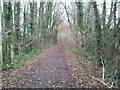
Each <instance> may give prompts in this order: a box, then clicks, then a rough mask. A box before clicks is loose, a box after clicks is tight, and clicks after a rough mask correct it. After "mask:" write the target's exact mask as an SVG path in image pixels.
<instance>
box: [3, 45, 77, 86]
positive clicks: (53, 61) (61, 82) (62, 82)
mask: <svg viewBox="0 0 120 90" xmlns="http://www.w3.org/2000/svg"><path fill="white" fill-rule="evenodd" d="M73 66H74V63H73V62H72V61H71V59H70V56H69V55H68V51H67V44H59V45H57V46H54V47H53V48H50V49H48V50H47V51H45V52H43V54H42V55H40V56H38V57H37V58H35V60H32V61H31V63H30V64H28V65H27V66H23V67H21V68H19V69H16V70H11V71H10V72H8V74H6V75H3V80H5V81H7V82H6V83H4V86H5V87H8V88H10V87H17V88H46V87H47V88H49V87H78V86H79V81H78V79H77V78H75V77H74V76H73V75H72V74H71V73H73V72H72V70H71V69H72V67H73ZM6 79H7V80H6Z"/></svg>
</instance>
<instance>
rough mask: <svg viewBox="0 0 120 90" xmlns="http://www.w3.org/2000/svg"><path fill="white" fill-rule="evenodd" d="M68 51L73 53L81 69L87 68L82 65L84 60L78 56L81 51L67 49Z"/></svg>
mask: <svg viewBox="0 0 120 90" xmlns="http://www.w3.org/2000/svg"><path fill="white" fill-rule="evenodd" d="M68 51H70V52H72V53H74V54H75V55H76V56H75V57H76V61H77V62H79V64H80V65H82V67H84V68H87V65H86V64H85V63H84V61H83V60H84V59H83V58H82V57H81V56H80V55H81V52H82V51H83V49H78V50H75V49H74V48H68Z"/></svg>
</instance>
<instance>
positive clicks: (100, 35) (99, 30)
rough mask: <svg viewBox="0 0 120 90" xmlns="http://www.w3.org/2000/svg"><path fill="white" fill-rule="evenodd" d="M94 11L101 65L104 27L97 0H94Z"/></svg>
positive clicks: (98, 55) (98, 54)
mask: <svg viewBox="0 0 120 90" xmlns="http://www.w3.org/2000/svg"><path fill="white" fill-rule="evenodd" d="M92 4H93V8H94V12H95V24H96V25H95V30H96V39H97V57H98V60H99V65H100V66H101V65H102V63H101V57H102V29H101V24H100V16H99V13H98V9H97V4H96V2H92Z"/></svg>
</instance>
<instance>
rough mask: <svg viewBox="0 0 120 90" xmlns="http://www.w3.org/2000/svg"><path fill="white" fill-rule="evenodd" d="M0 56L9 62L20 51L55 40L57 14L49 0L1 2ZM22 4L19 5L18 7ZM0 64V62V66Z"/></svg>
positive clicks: (54, 41) (34, 48)
mask: <svg viewBox="0 0 120 90" xmlns="http://www.w3.org/2000/svg"><path fill="white" fill-rule="evenodd" d="M2 3H3V4H2V5H3V6H2V9H3V10H2V11H3V12H2V60H3V62H4V65H7V64H10V63H12V61H13V60H16V58H17V57H18V56H19V55H21V54H29V52H31V51H33V50H40V49H41V48H43V47H44V46H45V45H48V44H52V43H57V34H58V33H57V28H55V27H57V26H58V25H59V22H60V15H59V14H56V12H53V11H54V10H55V7H56V3H53V2H35V1H30V2H24V4H22V3H21V2H2ZM22 6H23V7H22ZM4 65H3V66H4Z"/></svg>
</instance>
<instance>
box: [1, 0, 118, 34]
mask: <svg viewBox="0 0 120 90" xmlns="http://www.w3.org/2000/svg"><path fill="white" fill-rule="evenodd" d="M1 1H2V2H14V1H17V2H19V1H20V2H21V3H22V5H23V4H24V2H28V1H36V2H40V1H41V2H43V1H44V2H48V1H53V2H66V5H68V4H70V2H75V1H82V2H84V3H85V2H89V1H97V4H98V5H101V4H102V3H103V1H104V0H0V3H1ZM111 1H115V0H106V2H107V3H108V4H109V5H107V9H110V3H111ZM117 1H119V2H120V0H117ZM1 4H2V3H1ZM99 10H101V7H100V8H99ZM119 10H120V7H119ZM64 12H65V11H64ZM119 12H120V11H119ZM118 14H120V13H118V12H117V16H118ZM108 15H109V11H108ZM0 16H1V12H0ZM1 19H2V18H1V17H0V33H1V31H2V29H1ZM0 36H1V35H0Z"/></svg>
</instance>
